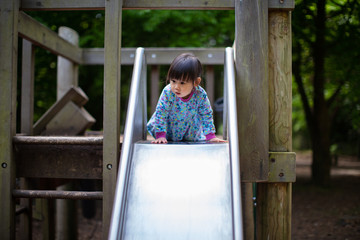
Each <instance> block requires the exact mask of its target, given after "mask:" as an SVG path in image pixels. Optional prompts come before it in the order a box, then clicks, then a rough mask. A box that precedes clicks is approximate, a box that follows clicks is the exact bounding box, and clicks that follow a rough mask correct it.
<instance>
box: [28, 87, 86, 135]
mask: <svg viewBox="0 0 360 240" xmlns="http://www.w3.org/2000/svg"><path fill="white" fill-rule="evenodd" d="M70 101H72V102H74V103H75V104H76V105H78V106H83V105H84V104H85V103H86V102H87V101H88V97H87V96H86V94H85V93H84V92H83V91H82V90H81V89H80V88H75V87H72V88H70V89H69V91H68V92H67V93H66V94H65V95H64V96H63V97H62V98H61V99H60V100H59V101H56V102H55V103H54V104H53V105H52V106H51V107H50V108H49V110H47V111H46V112H45V113H44V115H43V116H42V117H41V118H40V119H39V120H38V121H37V122H36V123H35V124H34V135H39V134H40V133H41V132H42V131H43V129H44V128H45V127H46V125H47V124H48V123H49V122H50V121H51V119H52V118H53V117H55V115H56V114H57V113H58V112H59V111H60V110H61V109H62V108H63V107H64V106H65V105H66V104H67V103H68V102H70Z"/></svg>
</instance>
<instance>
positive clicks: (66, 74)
mask: <svg viewBox="0 0 360 240" xmlns="http://www.w3.org/2000/svg"><path fill="white" fill-rule="evenodd" d="M59 36H60V37H61V38H63V39H65V40H66V41H68V42H69V43H71V44H72V45H74V46H79V34H78V33H77V32H76V31H75V30H73V29H71V28H68V27H64V26H61V27H59ZM56 79H57V88H56V89H57V94H56V99H57V100H60V99H61V98H62V97H63V96H64V94H65V93H66V92H67V91H68V90H69V88H71V87H72V86H74V87H78V86H79V84H78V79H79V66H78V65H77V64H74V63H73V62H72V61H69V60H68V59H66V58H63V57H61V56H58V57H57V74H56Z"/></svg>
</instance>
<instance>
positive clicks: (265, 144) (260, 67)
mask: <svg viewBox="0 0 360 240" xmlns="http://www.w3.org/2000/svg"><path fill="white" fill-rule="evenodd" d="M267 18H268V4H267V1H251V0H244V1H239V0H236V1H235V28H236V29H235V34H236V37H235V44H234V47H235V71H236V83H237V85H236V88H237V89H236V93H237V101H238V104H237V106H238V115H239V116H238V121H239V142H240V143H241V144H240V146H239V148H240V159H241V160H240V161H241V167H240V169H241V179H242V181H246V182H255V181H266V180H267V174H268V170H269V166H268V158H269V157H268V155H269V127H268V126H269V120H268V119H269V108H268V106H269V104H268V92H269V90H268V89H269V86H268V47H267V45H268V26H267Z"/></svg>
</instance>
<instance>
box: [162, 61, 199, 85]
mask: <svg viewBox="0 0 360 240" xmlns="http://www.w3.org/2000/svg"><path fill="white" fill-rule="evenodd" d="M197 77H198V76H197V73H196V69H195V67H194V64H193V63H192V61H184V62H179V63H178V64H176V65H174V66H173V67H172V69H170V71H169V76H168V80H171V79H176V80H181V81H184V82H189V81H194V80H195V79H196V78H197Z"/></svg>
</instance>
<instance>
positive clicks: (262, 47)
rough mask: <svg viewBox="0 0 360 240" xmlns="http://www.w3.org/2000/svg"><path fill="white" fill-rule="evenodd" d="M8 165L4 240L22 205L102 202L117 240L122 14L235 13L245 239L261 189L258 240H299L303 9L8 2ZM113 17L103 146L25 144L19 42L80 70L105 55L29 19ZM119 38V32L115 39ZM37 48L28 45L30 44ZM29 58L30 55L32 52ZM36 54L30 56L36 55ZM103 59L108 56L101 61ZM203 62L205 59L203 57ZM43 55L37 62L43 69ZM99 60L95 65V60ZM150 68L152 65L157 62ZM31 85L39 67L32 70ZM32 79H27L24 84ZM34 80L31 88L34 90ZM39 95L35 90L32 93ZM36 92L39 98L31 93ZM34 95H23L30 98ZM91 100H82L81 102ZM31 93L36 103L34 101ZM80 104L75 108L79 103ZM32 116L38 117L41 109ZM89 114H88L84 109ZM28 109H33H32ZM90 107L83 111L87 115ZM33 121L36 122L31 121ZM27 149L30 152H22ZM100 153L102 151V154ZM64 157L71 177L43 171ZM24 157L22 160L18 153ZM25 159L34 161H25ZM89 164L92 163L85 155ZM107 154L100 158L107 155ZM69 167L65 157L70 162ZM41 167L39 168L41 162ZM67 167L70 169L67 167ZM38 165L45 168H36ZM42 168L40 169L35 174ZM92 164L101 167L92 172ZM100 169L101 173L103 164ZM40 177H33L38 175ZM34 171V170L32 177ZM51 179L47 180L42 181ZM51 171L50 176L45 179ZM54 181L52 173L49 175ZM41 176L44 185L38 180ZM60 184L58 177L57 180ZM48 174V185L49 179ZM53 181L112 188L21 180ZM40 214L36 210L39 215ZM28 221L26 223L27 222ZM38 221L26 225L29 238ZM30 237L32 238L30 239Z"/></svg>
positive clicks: (255, 4)
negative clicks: (296, 16) (295, 208)
mask: <svg viewBox="0 0 360 240" xmlns="http://www.w3.org/2000/svg"><path fill="white" fill-rule="evenodd" d="M0 7H1V10H0V11H1V12H0V14H1V15H0V24H1V25H0V69H1V72H0V91H1V96H0V99H1V105H0V122H1V126H0V127H1V131H0V139H1V145H0V160H1V166H2V167H1V169H0V177H1V191H0V192H1V203H2V206H3V208H2V209H1V210H0V217H1V221H2V224H1V228H0V235H1V236H2V237H3V239H14V238H15V220H14V218H15V198H34V197H41V198H46V197H50V198H57V197H59V198H70V199H71V198H73V199H76V198H78V196H79V195H81V196H82V197H83V198H93V199H102V202H103V236H104V239H106V238H107V236H108V229H109V225H110V216H111V208H110V207H109V206H112V205H113V201H114V193H115V185H116V178H117V169H118V160H119V157H120V141H119V139H120V129H119V128H120V124H119V115H120V114H119V113H120V107H119V96H120V91H119V88H120V66H121V64H122V63H121V61H122V60H123V59H122V58H121V56H123V55H124V56H125V54H124V52H123V49H122V48H121V12H122V9H126V8H155V9H156V8H160V9H166V8H168V9H235V16H236V20H235V21H236V22H235V28H236V29H235V30H236V39H235V42H234V46H233V47H234V50H235V54H234V55H235V76H236V84H237V85H236V95H237V104H238V114H237V115H238V116H237V118H238V127H239V139H238V140H239V152H240V159H241V161H240V165H241V166H240V169H241V181H242V182H243V186H244V187H243V189H242V190H243V192H245V194H243V195H244V196H245V197H244V198H243V208H244V209H250V211H245V210H244V211H245V212H244V217H243V218H244V220H245V221H244V222H245V226H244V235H245V239H253V238H254V236H253V232H254V231H253V229H254V226H252V224H251V223H252V222H253V221H251V220H250V221H248V219H253V217H252V216H251V215H252V214H253V212H252V194H247V193H246V192H247V191H251V189H252V188H251V187H249V184H250V185H251V184H252V183H253V182H258V189H257V217H256V231H257V238H258V239H290V236H291V235H290V234H291V230H290V228H291V182H293V181H294V180H295V177H294V174H295V172H294V166H295V157H294V155H295V154H294V153H292V152H291V145H292V143H291V101H292V99H291V91H292V89H291V24H290V11H291V10H292V9H293V7H294V1H286V0H284V1H273V0H269V1H211V2H202V1H182V2H177V1H168V2H167V3H163V2H162V1H161V4H160V3H158V2H157V1H151V2H150V1H136V0H133V1H124V3H122V1H96V2H94V1H72V2H71V3H70V2H64V1H56V0H52V1H30V0H23V1H2V2H1V3H0ZM81 9H87V10H89V9H104V10H105V13H106V14H105V49H104V50H103V54H104V55H103V58H102V59H103V61H104V62H103V64H104V125H103V128H104V135H103V137H98V138H88V137H66V138H64V137H62V138H60V137H53V138H41V137H38V136H31V135H33V132H32V130H33V129H32V123H31V122H30V120H31V119H32V117H30V118H28V123H25V120H24V126H27V127H24V129H25V128H27V130H28V132H25V131H24V132H23V128H22V133H24V134H26V135H30V136H17V134H16V124H15V119H16V99H17V98H16V89H17V86H16V85H17V84H16V82H17V58H18V52H17V46H18V44H17V42H18V36H20V37H22V38H24V39H27V40H28V41H30V42H32V43H34V44H36V45H40V46H41V47H44V48H46V49H48V50H50V51H51V52H53V53H55V54H57V55H60V56H62V57H64V58H66V59H68V60H70V61H72V62H74V63H75V65H77V64H87V63H89V62H90V61H93V60H94V58H93V56H95V55H96V54H95V53H94V52H92V51H86V50H83V49H80V48H78V47H77V46H75V45H73V44H70V43H68V42H67V41H64V40H63V39H62V38H60V37H58V35H57V34H54V33H53V32H51V31H50V30H48V29H46V28H44V27H43V26H42V25H41V24H39V23H37V22H36V21H34V20H33V19H31V18H30V17H29V16H27V15H26V14H24V13H23V12H22V10H81ZM114 29H117V30H118V31H114ZM25 44H27V43H25ZM27 49H29V48H27ZM31 49H32V47H31V48H30V53H31ZM97 53H98V52H97ZM195 54H196V53H195ZM32 58H33V54H30V55H29V59H30V62H32V63H33V60H31V59H32ZM89 59H91V60H89ZM147 61H150V59H147ZM28 66H29V67H30V69H29V71H28V75H27V76H28V80H29V81H30V83H31V74H32V69H31V67H32V66H33V64H28ZM23 76H24V75H23ZM24 80H25V79H24V77H23V79H22V81H24ZM30 85H31V84H30ZM30 89H31V88H30ZM23 94H24V93H22V95H23ZM80 95H81V94H80ZM32 96H33V94H32V92H31V90H30V91H29V94H28V95H27V96H22V97H28V99H30V100H31V98H32ZM71 101H72V100H71ZM28 102H29V106H28V107H27V108H26V109H24V111H25V110H27V111H28V113H27V114H28V116H31V114H32V107H31V104H30V103H31V101H28ZM80 105H81V104H80ZM23 107H24V106H23ZM78 107H80V106H78ZM29 119H30V120H29ZM23 146H26V147H24V148H22V147H23ZM94 146H95V147H94ZM59 147H60V148H61V149H62V153H63V154H64V155H66V154H67V156H68V157H67V158H66V159H68V162H65V161H63V162H62V170H63V171H54V170H53V169H50V170H53V172H51V171H50V170H49V168H50V167H51V166H50V167H49V166H48V165H46V164H44V162H41V158H42V157H41V156H40V157H37V156H38V155H41V153H44V151H48V153H47V158H49V159H50V158H51V159H54V160H61V159H60V157H59V156H57V155H58V154H56V151H55V153H54V152H53V151H52V150H53V149H58V148H59ZM16 151H18V152H16ZM22 151H24V152H22ZM25 151H33V152H35V153H34V155H33V157H34V163H32V165H33V166H35V168H37V171H32V172H31V171H28V170H29V169H28V168H26V167H24V166H23V165H22V164H20V163H21V162H23V163H25V162H27V161H26V160H27V159H26V158H25V157H26V156H27V154H26V152H25ZM84 152H86V153H87V154H88V155H87V156H86V157H85V158H83V157H82V161H81V158H80V157H79V156H80V154H83V153H84ZM99 152H100V154H99ZM64 159H65V157H64ZM32 160H33V159H32ZM62 160H63V159H62ZM75 160H76V161H78V160H79V163H78V168H76V169H75V170H76V172H72V173H71V174H69V171H67V167H68V166H69V164H70V163H71V162H72V161H75ZM36 161H38V162H36ZM35 162H36V163H37V164H39V165H35ZM89 163H94V165H92V166H90V167H89V165H90V164H89ZM96 163H98V164H96ZM30 170H31V169H30ZM32 170H34V168H33V169H32ZM41 170H42V171H41ZM45 170H47V171H45ZM49 171H50V172H49ZM30 173H31V174H35V175H32V176H31V175H30ZM55 173H56V174H59V175H56V174H55ZM46 174H47V175H46ZM35 176H36V177H39V178H40V177H53V178H56V177H58V178H74V176H76V177H77V178H89V179H102V181H103V190H102V192H95V193H94V192H82V193H76V192H70V191H69V192H63V194H61V193H60V194H59V192H58V191H56V192H50V191H45V192H42V191H31V190H27V189H21V190H16V189H15V179H16V177H25V178H26V177H35ZM30 206H31V205H30ZM25 219H26V217H25ZM30 220H31V219H27V220H25V221H24V223H25V224H24V226H25V228H23V229H24V233H25V236H26V234H27V233H28V232H31V231H30V230H29V228H30V222H31V221H30ZM26 228H27V230H26Z"/></svg>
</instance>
